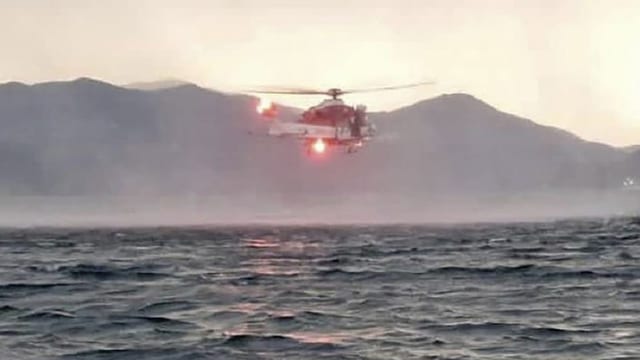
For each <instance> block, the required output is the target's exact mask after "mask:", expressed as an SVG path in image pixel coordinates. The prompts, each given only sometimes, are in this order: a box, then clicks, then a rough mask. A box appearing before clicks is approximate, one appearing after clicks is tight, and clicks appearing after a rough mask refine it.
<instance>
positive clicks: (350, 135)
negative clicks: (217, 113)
mask: <svg viewBox="0 0 640 360" xmlns="http://www.w3.org/2000/svg"><path fill="white" fill-rule="evenodd" d="M429 84H433V82H431V81H427V82H421V83H415V84H408V85H400V86H386V87H378V88H369V89H352V90H342V89H338V88H332V89H329V90H324V91H323V90H313V89H300V88H275V89H274V88H271V89H260V90H248V91H247V92H249V93H256V94H284V95H327V96H329V97H330V98H329V99H325V100H323V101H322V102H320V104H318V105H316V106H312V107H310V108H309V109H307V110H305V111H304V112H303V113H302V114H301V115H300V117H299V118H298V119H297V120H296V121H293V122H285V121H281V120H280V119H278V110H277V108H276V106H275V104H273V103H272V102H271V101H269V100H266V99H261V100H260V103H259V104H258V106H257V109H256V110H257V111H258V113H259V114H260V115H262V116H263V117H265V118H267V119H269V120H270V121H272V122H271V124H270V126H269V130H268V135H270V136H276V137H292V138H297V139H301V140H303V141H304V145H305V148H306V149H307V153H308V154H312V153H315V154H322V153H324V152H325V151H326V150H327V149H328V148H329V147H335V146H342V147H345V149H346V151H347V153H352V152H355V151H357V150H358V149H359V148H360V147H362V146H363V145H364V144H365V142H367V141H369V140H371V139H372V138H373V137H374V136H375V135H376V127H375V125H374V124H372V123H371V122H369V119H368V118H367V108H366V106H364V105H356V106H349V105H346V104H345V103H344V101H342V99H340V98H339V97H340V96H342V95H345V94H353V93H363V92H374V91H385V90H396V89H403V88H409V87H416V86H422V85H429Z"/></svg>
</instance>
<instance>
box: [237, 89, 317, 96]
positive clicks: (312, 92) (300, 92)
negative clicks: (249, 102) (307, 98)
mask: <svg viewBox="0 0 640 360" xmlns="http://www.w3.org/2000/svg"><path fill="white" fill-rule="evenodd" d="M246 92H248V93H254V94H285V95H325V94H327V92H326V91H317V90H286V89H285V90H251V89H250V90H246Z"/></svg>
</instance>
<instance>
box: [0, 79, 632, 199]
mask: <svg viewBox="0 0 640 360" xmlns="http://www.w3.org/2000/svg"><path fill="white" fill-rule="evenodd" d="M173 85H175V86H173ZM135 87H143V88H144V87H146V86H135ZM255 102H256V99H255V98H252V97H250V96H244V95H227V94H222V93H218V92H215V91H211V90H207V89H203V88H201V87H198V86H196V85H192V84H172V86H168V87H166V88H164V87H163V88H159V89H158V90H157V91H140V90H137V89H131V88H123V87H118V86H114V85H111V84H108V83H104V82H99V81H95V80H92V79H87V78H81V79H78V80H75V81H70V82H50V83H42V84H37V85H32V86H27V85H24V84H19V83H8V84H3V85H0V127H1V128H2V130H3V131H2V132H0V194H11V195H15V194H30V195H31V194H35V195H88V194H90V195H96V194H99V195H103V196H111V195H129V194H135V195H140V194H150V195H152V194H176V195H181V194H190V195H202V196H209V195H220V194H224V195H233V194H242V195H243V196H246V195H247V194H255V196H260V194H268V195H269V196H279V197H281V198H283V199H296V198H297V197H306V198H308V197H310V196H317V197H319V198H322V197H323V196H324V197H328V196H342V195H344V194H349V195H354V194H368V196H377V197H379V196H387V197H388V198H389V199H390V198H406V197H411V198H413V199H418V198H422V197H425V198H428V197H431V196H446V195H455V196H457V197H463V196H480V195H484V194H491V195H492V196H493V195H495V194H506V195H517V194H521V193H525V192H528V193H532V192H541V191H542V192H545V191H550V192H553V191H566V190H576V191H583V190H594V191H595V190H606V189H616V188H618V187H620V185H621V183H622V181H623V179H624V178H625V177H627V176H631V175H634V174H638V173H639V171H638V164H640V159H639V157H638V156H634V155H633V154H629V153H627V152H626V151H624V150H621V149H617V148H614V147H611V146H607V145H604V144H598V143H592V142H588V141H584V140H582V139H580V138H578V137H576V136H574V135H572V134H570V133H568V132H566V131H563V130H560V129H557V128H553V127H547V126H541V125H538V124H536V123H534V122H532V121H530V120H527V119H523V118H520V117H517V116H513V115H510V114H506V113H503V112H501V111H499V110H497V109H495V108H493V107H492V106H490V105H488V104H486V103H484V102H482V101H480V100H478V99H476V98H474V97H472V96H470V95H466V94H448V95H442V96H438V97H436V98H433V99H428V100H424V101H421V102H419V103H417V104H414V105H411V106H408V107H405V108H402V109H398V110H395V111H391V112H386V113H374V114H372V115H371V118H372V120H373V121H375V122H376V123H377V125H378V129H379V133H380V138H379V139H376V140H374V141H373V142H371V143H370V144H369V145H368V146H367V147H365V148H364V149H363V150H362V151H361V152H359V153H356V154H354V155H346V154H341V153H332V154H329V156H328V158H327V159H322V160H318V159H315V160H314V159H308V158H306V157H305V155H304V153H303V151H302V149H301V148H300V147H299V146H298V145H297V144H296V143H295V142H293V141H287V140H284V141H280V140H278V139H272V138H265V137H260V136H254V135H251V134H249V131H250V130H259V129H262V128H264V126H265V125H266V124H265V122H264V120H262V119H260V118H259V117H258V116H257V115H256V114H255V111H254V108H255ZM283 111H284V116H287V117H289V118H290V117H292V116H293V115H292V113H293V111H294V110H292V109H284V110H283Z"/></svg>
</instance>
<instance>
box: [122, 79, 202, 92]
mask: <svg viewBox="0 0 640 360" xmlns="http://www.w3.org/2000/svg"><path fill="white" fill-rule="evenodd" d="M184 85H190V83H189V82H187V81H183V80H178V79H166V80H159V81H148V82H136V83H131V84H126V85H124V86H123V87H124V88H127V89H136V90H162V89H169V88H173V87H179V86H184Z"/></svg>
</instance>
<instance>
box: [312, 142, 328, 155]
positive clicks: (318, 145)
mask: <svg viewBox="0 0 640 360" xmlns="http://www.w3.org/2000/svg"><path fill="white" fill-rule="evenodd" d="M311 148H312V149H313V151H315V152H316V154H322V153H324V151H325V150H326V149H327V144H326V143H325V142H324V141H323V140H322V139H317V140H316V141H314V142H313V144H312V145H311Z"/></svg>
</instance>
